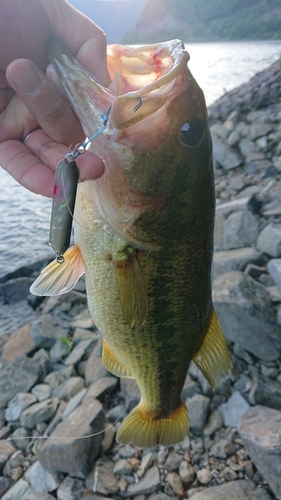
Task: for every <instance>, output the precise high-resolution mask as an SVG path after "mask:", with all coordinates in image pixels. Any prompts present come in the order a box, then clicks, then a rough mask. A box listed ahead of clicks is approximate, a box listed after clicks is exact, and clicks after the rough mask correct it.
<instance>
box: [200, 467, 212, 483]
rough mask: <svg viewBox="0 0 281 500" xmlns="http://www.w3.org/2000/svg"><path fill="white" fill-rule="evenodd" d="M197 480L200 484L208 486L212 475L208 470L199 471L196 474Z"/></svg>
mask: <svg viewBox="0 0 281 500" xmlns="http://www.w3.org/2000/svg"><path fill="white" fill-rule="evenodd" d="M197 479H198V481H199V483H201V484H209V482H210V481H211V479H212V473H211V471H210V470H209V469H201V470H199V471H198V472H197Z"/></svg>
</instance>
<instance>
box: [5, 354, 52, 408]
mask: <svg viewBox="0 0 281 500" xmlns="http://www.w3.org/2000/svg"><path fill="white" fill-rule="evenodd" d="M41 373H42V367H41V366H40V364H39V362H38V361H37V360H36V359H33V358H28V357H27V356H22V357H20V358H16V359H15V360H14V361H12V362H11V363H9V364H8V365H7V366H5V367H4V368H3V370H1V373H0V408H5V406H6V405H7V403H8V401H10V400H11V399H12V398H13V397H14V396H15V395H16V394H18V393H19V392H28V391H30V389H31V387H33V385H35V384H36V383H37V381H38V380H39V379H40V375H41Z"/></svg>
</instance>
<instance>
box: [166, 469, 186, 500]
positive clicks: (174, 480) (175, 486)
mask: <svg viewBox="0 0 281 500" xmlns="http://www.w3.org/2000/svg"><path fill="white" fill-rule="evenodd" d="M167 480H168V483H169V485H170V486H171V488H172V490H173V492H174V493H175V494H176V495H178V496H182V495H183V493H184V488H183V484H182V480H181V478H180V476H179V475H178V474H176V473H175V472H170V473H169V474H168V475H167Z"/></svg>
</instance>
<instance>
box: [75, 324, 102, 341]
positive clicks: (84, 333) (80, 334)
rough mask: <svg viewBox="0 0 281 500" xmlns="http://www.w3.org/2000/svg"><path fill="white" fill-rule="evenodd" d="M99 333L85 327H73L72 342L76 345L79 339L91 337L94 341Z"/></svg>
mask: <svg viewBox="0 0 281 500" xmlns="http://www.w3.org/2000/svg"><path fill="white" fill-rule="evenodd" d="M99 338H100V335H98V334H97V333H94V332H92V331H91V330H86V329H85V328H75V330H74V332H73V337H72V342H73V344H74V345H77V344H78V343H79V342H80V341H81V340H88V339H92V340H95V341H96V342H97V341H98V340H99Z"/></svg>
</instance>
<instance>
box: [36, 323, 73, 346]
mask: <svg viewBox="0 0 281 500" xmlns="http://www.w3.org/2000/svg"><path fill="white" fill-rule="evenodd" d="M68 333H69V328H62V327H61V326H59V325H58V321H57V319H56V318H55V317H54V316H53V315H52V314H43V315H41V316H40V317H39V318H38V319H36V320H35V321H33V323H32V327H31V331H30V336H31V338H32V339H33V341H34V342H35V344H36V345H37V347H43V348H44V349H50V348H51V347H52V346H53V345H54V344H55V343H56V341H57V340H59V339H60V338H61V337H67V336H68Z"/></svg>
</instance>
